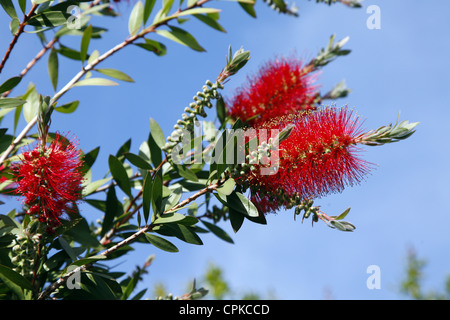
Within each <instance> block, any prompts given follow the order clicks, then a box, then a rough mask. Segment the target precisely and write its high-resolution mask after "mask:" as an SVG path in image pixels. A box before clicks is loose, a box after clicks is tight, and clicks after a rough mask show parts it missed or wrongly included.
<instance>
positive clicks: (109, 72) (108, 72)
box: [95, 69, 134, 82]
mask: <svg viewBox="0 0 450 320" xmlns="http://www.w3.org/2000/svg"><path fill="white" fill-rule="evenodd" d="M95 71H98V72H100V73H102V74H104V75H105V76H109V77H111V78H115V79H117V80H122V81H126V82H134V80H133V79H131V77H130V76H129V75H127V74H125V73H123V72H122V71H119V70H115V69H95Z"/></svg>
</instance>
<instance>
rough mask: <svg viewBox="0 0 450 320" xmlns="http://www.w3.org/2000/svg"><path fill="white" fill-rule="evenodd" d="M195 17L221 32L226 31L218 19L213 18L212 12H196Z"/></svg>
mask: <svg viewBox="0 0 450 320" xmlns="http://www.w3.org/2000/svg"><path fill="white" fill-rule="evenodd" d="M194 17H195V18H197V19H198V20H200V21H201V22H203V23H204V24H206V25H208V26H210V27H211V28H213V29H216V30H218V31H221V32H226V31H225V29H224V28H223V27H222V26H221V25H220V24H219V23H218V22H217V20H216V19H214V18H212V15H210V14H205V15H203V14H194Z"/></svg>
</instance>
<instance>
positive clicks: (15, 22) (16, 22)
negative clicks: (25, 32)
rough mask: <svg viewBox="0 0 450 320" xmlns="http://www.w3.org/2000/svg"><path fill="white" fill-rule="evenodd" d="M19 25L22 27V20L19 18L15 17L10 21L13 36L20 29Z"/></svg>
mask: <svg viewBox="0 0 450 320" xmlns="http://www.w3.org/2000/svg"><path fill="white" fill-rule="evenodd" d="M19 27H20V20H19V19H17V18H13V19H12V20H11V21H10V22H9V30H10V31H11V34H12V35H13V36H14V35H16V33H17V31H19Z"/></svg>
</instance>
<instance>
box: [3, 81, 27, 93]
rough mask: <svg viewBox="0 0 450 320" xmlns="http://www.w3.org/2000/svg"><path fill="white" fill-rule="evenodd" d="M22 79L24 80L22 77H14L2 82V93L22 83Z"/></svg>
mask: <svg viewBox="0 0 450 320" xmlns="http://www.w3.org/2000/svg"><path fill="white" fill-rule="evenodd" d="M20 80H22V77H12V78H9V79H8V80H6V81H5V82H3V83H2V84H0V94H1V93H3V92H7V91H9V90H11V89H13V88H14V87H15V86H17V85H18V84H19V83H20Z"/></svg>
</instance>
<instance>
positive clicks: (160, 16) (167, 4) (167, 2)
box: [153, 0, 174, 24]
mask: <svg viewBox="0 0 450 320" xmlns="http://www.w3.org/2000/svg"><path fill="white" fill-rule="evenodd" d="M173 3H174V0H163V3H162V8H161V10H159V11H158V13H157V14H156V16H155V19H154V20H153V24H156V23H160V22H161V21H163V20H164V18H166V16H167V14H168V13H169V11H170V9H171V8H172V5H173Z"/></svg>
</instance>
